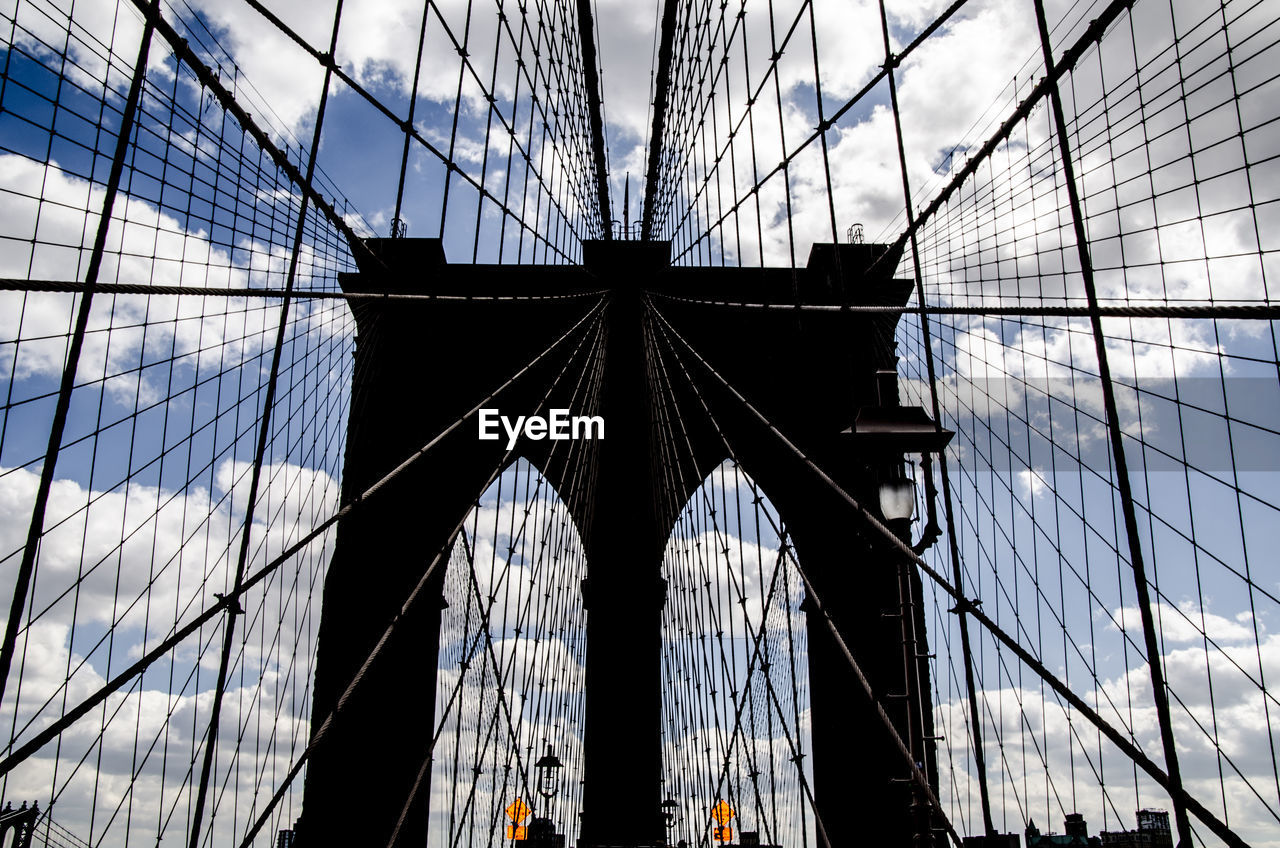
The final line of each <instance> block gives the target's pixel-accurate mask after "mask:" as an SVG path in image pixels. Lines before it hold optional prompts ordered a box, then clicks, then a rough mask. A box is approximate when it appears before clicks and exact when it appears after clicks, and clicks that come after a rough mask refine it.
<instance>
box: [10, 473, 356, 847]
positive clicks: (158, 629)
mask: <svg viewBox="0 0 1280 848" xmlns="http://www.w3.org/2000/svg"><path fill="white" fill-rule="evenodd" d="M246 468H247V466H246V465H245V464H244V463H238V462H234V461H230V460H228V461H226V462H224V463H222V464H220V465H219V466H218V467H217V468H216V469H215V470H214V472H213V474H212V475H211V476H212V478H213V479H214V481H215V482H214V483H213V485H212V486H211V487H209V488H203V487H201V486H200V485H198V484H193V485H191V486H190V487H189V488H188V489H186V490H184V491H174V490H171V489H163V488H159V487H149V486H145V485H141V484H139V483H136V482H135V483H133V484H131V485H128V486H122V487H120V488H119V489H116V490H113V491H92V490H88V489H85V488H84V487H82V486H81V485H80V484H78V483H75V482H73V481H70V480H58V481H56V482H55V484H54V487H53V490H52V493H51V497H50V504H49V514H48V519H47V523H46V526H47V527H48V528H49V529H48V531H47V532H46V534H45V536H44V539H43V540H42V544H41V549H40V557H39V560H38V564H37V571H36V579H35V584H34V593H33V595H32V603H31V609H32V616H31V623H30V624H29V625H28V626H27V627H26V628H25V629H24V630H23V631H22V632H21V633H20V636H19V641H18V650H19V653H18V656H19V658H20V663H21V666H22V671H21V675H22V676H21V687H18V686H15V685H12V683H11V685H10V686H9V687H8V690H7V691H6V694H5V701H4V703H3V705H0V718H3V720H4V721H5V722H6V723H10V722H15V721H16V726H17V728H18V730H19V733H18V736H17V738H16V740H15V741H16V743H17V744H21V742H22V741H24V740H25V739H27V738H30V736H31V734H32V733H34V732H35V731H36V730H38V729H41V728H43V727H46V726H48V725H49V724H50V723H52V722H53V721H54V720H55V719H56V718H57V717H58V716H59V715H61V714H62V711H63V710H65V709H67V708H69V707H71V706H74V705H75V704H77V703H79V702H80V701H82V700H83V699H84V698H86V697H88V696H89V695H90V694H92V693H93V692H95V691H96V690H97V689H98V688H99V687H101V686H102V685H103V684H104V683H105V681H106V679H107V678H108V677H110V676H113V675H114V674H117V673H118V672H119V671H120V670H121V669H122V668H124V667H125V666H126V665H127V664H128V663H130V662H132V661H133V660H135V659H137V658H138V657H140V656H141V655H142V653H143V652H144V650H149V649H152V648H154V647H155V646H156V645H157V644H158V643H159V642H160V640H161V639H163V638H164V637H165V636H167V635H168V634H170V633H172V632H173V631H174V630H175V629H176V628H177V627H178V625H179V624H181V623H185V622H186V621H189V620H190V619H191V618H192V617H194V616H195V615H196V614H198V613H199V612H201V611H202V610H203V609H205V608H206V607H208V606H209V605H211V604H212V603H214V602H215V600H216V598H215V595H214V593H215V592H225V591H228V589H229V587H230V585H231V582H232V577H231V573H232V570H233V568H234V551H235V550H236V547H237V544H238V534H239V532H240V528H241V526H242V523H243V519H244V506H245V503H244V496H245V482H244V481H245V476H246V475H245V471H246ZM36 476H37V475H36V474H34V473H32V472H29V471H26V470H23V469H8V470H4V471H0V502H3V503H7V504H23V505H24V508H21V509H6V510H4V512H3V514H2V516H0V540H4V543H5V544H6V547H7V546H8V545H10V544H13V543H14V541H15V540H19V539H21V538H23V537H24V536H25V527H26V522H27V520H28V518H29V514H30V507H29V503H30V500H31V497H32V493H33V492H34V489H35V485H36ZM337 491H338V487H337V483H336V482H335V481H334V480H333V479H331V478H329V477H328V476H327V475H326V474H324V473H323V472H320V471H316V470H313V469H308V468H302V467H299V466H296V465H291V464H287V463H276V464H270V465H268V466H266V467H265V468H264V473H263V488H262V490H261V496H260V501H259V510H258V511H257V513H256V515H255V521H254V525H253V535H252V538H253V539H254V540H255V541H254V544H253V545H252V546H251V550H252V551H253V553H252V558H251V561H250V563H249V570H250V571H251V572H252V570H254V569H255V568H257V567H259V566H261V565H262V564H263V563H264V562H265V561H266V560H267V559H268V558H270V557H271V556H273V555H275V554H276V553H278V552H279V551H280V550H281V548H282V547H283V546H284V545H285V544H288V543H292V542H293V541H296V539H297V538H298V537H299V536H300V535H301V534H302V533H304V532H306V531H308V530H310V529H311V528H312V527H313V526H315V525H316V524H318V523H319V522H320V521H321V520H322V519H323V518H327V517H328V516H329V515H330V514H331V513H332V512H333V511H334V509H335V508H336V504H337ZM332 541H333V539H332V530H331V531H329V533H327V534H325V535H324V536H322V537H321V538H320V539H318V540H317V541H316V542H314V543H313V544H312V545H310V546H309V547H308V548H306V549H305V550H304V551H302V552H300V553H299V554H297V555H296V556H295V557H294V558H293V559H291V560H290V561H289V562H288V563H286V564H285V565H284V566H283V567H282V568H281V569H280V571H278V572H277V573H276V575H275V576H274V577H272V578H270V579H268V580H267V581H266V582H265V583H264V584H263V585H261V586H260V587H258V588H256V589H255V590H253V591H251V592H249V593H248V594H247V595H246V596H245V597H244V599H243V600H242V602H241V603H242V606H243V608H244V609H245V612H246V615H245V616H243V617H241V618H239V619H238V620H237V624H238V628H239V630H240V633H241V636H240V638H238V639H237V640H236V643H235V650H234V651H233V654H232V661H233V665H232V673H231V677H230V678H229V679H230V681H231V684H230V687H229V689H228V691H227V695H226V700H225V706H224V711H223V714H222V724H221V730H220V733H219V742H218V749H219V755H218V759H217V763H218V766H217V771H216V776H215V780H216V785H221V784H222V783H223V782H224V781H226V780H230V781H231V785H233V786H235V787H236V791H235V792H234V793H233V794H232V795H229V796H227V797H226V798H225V799H224V800H218V798H217V796H215V797H214V800H213V803H214V805H215V808H220V810H219V812H218V814H217V817H216V818H215V819H214V821H215V825H214V828H215V833H216V834H218V836H217V838H218V839H219V840H224V841H225V840H230V839H231V838H233V831H235V832H238V830H242V829H243V827H244V825H245V816H246V815H247V813H248V812H249V807H248V806H244V807H243V808H242V809H240V810H238V811H237V812H235V813H231V812H229V807H228V804H230V803H234V804H237V805H244V804H246V800H245V799H248V798H257V799H258V801H257V803H262V802H263V801H265V798H266V797H269V794H264V792H263V790H264V788H265V790H267V791H268V792H269V791H271V790H274V788H275V785H274V781H275V780H277V779H280V778H281V777H282V776H283V775H284V774H285V773H286V772H287V770H288V768H289V766H290V765H291V763H292V760H293V758H294V757H296V756H297V754H298V753H299V752H300V750H301V746H302V745H305V743H306V741H307V739H308V737H309V732H308V722H309V719H310V705H309V695H308V693H309V687H310V679H311V669H312V664H311V657H312V656H313V648H314V643H315V633H316V627H317V626H318V622H319V618H318V614H319V592H320V587H321V585H322V584H323V572H324V568H325V566H326V565H327V562H328V552H329V551H330V550H331V547H332ZM14 561H15V560H14V559H13V558H12V557H10V558H9V562H11V563H13V562H14ZM220 644H221V625H220V620H219V621H216V622H215V623H214V624H211V625H208V626H206V627H205V628H204V629H203V630H202V631H200V632H199V633H198V634H197V635H193V636H192V637H190V638H189V639H188V640H186V641H185V642H183V643H181V644H180V645H179V646H178V647H177V648H176V649H175V650H174V651H172V652H171V653H170V654H168V655H167V656H166V657H164V658H162V659H161V660H160V661H158V662H157V663H156V664H154V665H152V666H151V667H150V668H149V669H148V671H147V672H146V674H145V675H144V676H142V677H141V678H137V679H135V681H134V682H133V683H132V684H131V685H129V686H126V687H125V689H123V690H121V691H120V692H117V693H116V694H114V695H111V696H110V697H109V698H108V699H107V701H106V704H105V706H104V707H102V708H99V709H97V710H94V711H91V712H90V713H89V714H88V715H86V716H85V717H84V718H82V719H80V720H79V721H77V722H76V723H75V724H73V725H72V726H71V727H70V728H69V729H68V730H66V731H65V732H64V733H63V734H62V735H61V736H60V737H59V740H60V741H59V742H58V743H57V744H56V745H49V746H46V747H45V748H43V749H41V750H40V751H39V752H38V753H37V754H36V755H34V756H33V757H32V758H31V759H29V760H28V761H26V762H25V763H23V764H22V765H21V766H19V767H18V768H17V769H15V771H14V772H13V773H12V774H11V775H10V776H9V784H8V790H7V791H8V793H9V795H10V797H14V798H18V797H23V798H28V799H40V800H41V802H42V805H47V804H46V801H47V799H48V798H49V796H50V793H51V792H52V793H54V794H56V795H57V801H56V802H55V812H54V815H55V819H56V821H57V822H58V824H59V825H61V826H63V827H65V828H67V829H69V830H70V831H71V832H72V833H74V834H76V835H77V836H79V837H81V838H84V839H90V838H91V837H92V839H93V841H94V843H95V844H99V843H98V841H97V840H98V839H100V838H101V839H103V840H104V841H103V842H102V843H101V844H105V845H117V844H123V842H124V840H125V838H126V833H128V835H129V838H130V839H136V838H138V836H139V835H140V834H141V833H144V832H149V833H152V834H155V828H157V827H160V828H161V829H162V831H164V832H166V833H170V834H174V833H181V834H182V835H183V838H185V834H186V827H187V823H186V819H185V812H184V811H185V810H187V805H188V803H189V802H190V801H191V800H193V798H192V795H191V792H192V785H193V781H198V765H197V766H196V767H195V768H196V769H197V771H196V772H195V777H193V773H192V768H193V762H196V761H197V759H196V758H197V756H198V755H199V751H200V744H201V737H202V736H203V726H202V724H203V723H207V721H208V717H209V714H210V705H211V703H212V687H213V684H214V680H215V678H216V669H217V665H218V648H219V646H220ZM15 679H16V678H15ZM19 699H20V700H19ZM82 757H87V759H85V760H83V761H82ZM300 790H301V785H300V784H299V786H298V787H296V789H295V793H296V792H297V791H300ZM233 798H234V799H235V800H234V801H232V799H233ZM293 803H294V804H295V808H296V803H297V798H294V800H293ZM175 805H176V809H177V810H178V811H179V813H178V815H177V816H176V817H175V818H172V819H170V816H171V815H172V813H173V811H174V809H175ZM122 808H123V809H127V810H128V813H127V815H126V814H119V815H116V816H115V818H114V819H112V820H111V822H110V824H107V823H106V822H107V821H108V819H111V817H112V815H113V813H119V811H120V809H122ZM286 812H287V808H286ZM91 817H92V820H93V822H94V824H93V825H92V830H91V826H90V820H91ZM290 820H291V819H287V817H282V819H281V823H282V825H284V824H287V821H290ZM157 823H160V824H157ZM148 829H150V830H148Z"/></svg>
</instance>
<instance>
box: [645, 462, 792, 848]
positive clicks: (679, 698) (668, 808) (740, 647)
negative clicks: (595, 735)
mask: <svg viewBox="0 0 1280 848" xmlns="http://www.w3.org/2000/svg"><path fill="white" fill-rule="evenodd" d="M662 570H663V578H664V579H665V580H666V581H667V599H666V603H665V604H664V607H663V614H662V628H663V640H662V679H663V703H662V733H663V752H662V753H663V764H662V765H663V781H664V783H663V786H664V793H665V795H664V802H663V804H664V808H663V811H664V813H665V814H666V821H667V824H668V844H669V845H676V844H680V843H681V841H683V842H685V843H687V844H689V845H704V844H724V843H728V842H734V843H736V844H747V842H746V840H743V834H744V833H745V834H752V833H755V834H758V838H759V844H761V845H788V846H813V845H816V844H817V842H816V836H815V826H814V819H813V809H812V793H811V790H810V787H811V786H812V771H811V761H810V758H809V756H808V753H809V751H810V750H811V744H812V743H811V734H810V720H809V662H808V639H807V634H806V617H805V614H804V612H802V610H801V603H802V602H803V600H804V585H803V581H802V580H801V577H800V574H799V572H798V570H797V567H796V555H795V551H794V548H793V547H792V545H791V541H790V536H789V531H788V529H787V526H786V524H785V523H784V521H783V519H782V517H781V515H780V513H779V512H778V510H777V508H776V507H775V506H774V505H773V503H772V502H771V501H770V500H769V498H767V497H766V496H765V494H764V492H763V490H762V489H761V488H760V487H759V485H758V484H757V483H756V482H755V480H754V479H752V477H750V476H749V475H748V474H747V473H746V471H745V470H744V469H743V468H742V467H740V466H739V465H738V463H736V462H734V461H733V460H725V461H724V462H722V463H720V464H719V465H718V466H716V467H715V468H714V469H713V470H712V471H711V473H710V474H709V475H708V476H707V477H706V478H705V479H704V481H703V483H702V485H701V486H699V487H698V489H697V490H695V491H694V493H693V495H692V496H691V497H690V499H689V500H688V502H687V503H686V505H685V507H684V509H683V510H682V511H681V512H680V514H679V516H678V517H677V519H676V521H675V525H674V527H673V529H672V531H671V535H670V537H669V538H668V541H667V546H666V550H665V552H664V555H663V562H662ZM749 838H750V837H748V839H749Z"/></svg>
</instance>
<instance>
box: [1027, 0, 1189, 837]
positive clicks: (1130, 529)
mask: <svg viewBox="0 0 1280 848" xmlns="http://www.w3.org/2000/svg"><path fill="white" fill-rule="evenodd" d="M1033 3H1034V5H1035V9H1036V24H1037V26H1038V27H1039V29H1040V49H1041V51H1042V53H1043V55H1044V65H1045V74H1046V75H1047V76H1048V77H1049V79H1052V80H1053V84H1052V85H1051V86H1050V88H1049V100H1050V102H1051V103H1052V105H1053V120H1054V129H1055V130H1056V132H1057V136H1058V151H1059V156H1060V158H1061V159H1062V172H1063V177H1064V181H1065V183H1066V189H1067V199H1068V201H1069V202H1070V203H1071V221H1072V224H1073V225H1074V226H1075V236H1076V250H1077V251H1078V253H1079V256H1080V276H1081V277H1082V279H1083V281H1084V291H1085V297H1086V298H1087V300H1088V303H1089V310H1090V312H1091V314H1090V316H1089V323H1090V324H1091V325H1092V327H1093V344H1094V348H1095V350H1096V351H1097V354H1098V377H1099V379H1100V380H1101V381H1102V398H1103V404H1104V406H1105V408H1106V413H1107V430H1108V435H1109V437H1110V441H1111V453H1112V458H1113V460H1114V462H1115V466H1116V488H1117V489H1118V490H1119V492H1120V505H1121V509H1122V510H1123V512H1124V527H1125V534H1126V535H1127V536H1128V541H1129V561H1130V564H1131V565H1132V566H1133V582H1134V585H1135V587H1136V588H1137V592H1138V612H1139V614H1140V615H1141V617H1142V636H1143V639H1144V642H1145V647H1146V653H1147V667H1148V669H1149V670H1150V672H1151V690H1152V696H1153V698H1154V699H1155V702H1156V715H1157V717H1158V718H1159V720H1160V739H1161V741H1162V742H1163V743H1164V759H1165V769H1166V770H1167V771H1168V774H1169V782H1170V783H1171V784H1172V785H1173V786H1175V787H1176V788H1177V790H1178V791H1177V792H1171V793H1169V795H1170V799H1171V800H1172V801H1173V813H1174V819H1175V821H1176V822H1177V829H1178V848H1191V846H1192V842H1191V823H1190V821H1189V820H1188V819H1187V807H1186V804H1185V803H1183V800H1182V794H1183V793H1184V792H1185V788H1184V787H1183V785H1182V772H1181V769H1180V768H1179V766H1178V750H1177V746H1176V745H1175V743H1174V738H1173V722H1172V720H1171V719H1170V717H1169V696H1168V693H1167V692H1166V690H1165V681H1164V670H1163V668H1162V666H1161V663H1160V644H1159V642H1158V640H1157V638H1156V627H1155V621H1154V619H1153V618H1152V615H1151V593H1150V590H1149V589H1148V585H1147V573H1146V568H1145V566H1144V565H1143V558H1142V542H1141V540H1140V539H1139V536H1138V516H1137V512H1136V510H1135V509H1134V505H1133V487H1132V484H1131V482H1130V480H1129V464H1128V462H1127V460H1126V458H1125V451H1124V442H1123V441H1122V438H1123V437H1122V434H1121V431H1120V416H1119V413H1118V410H1117V408H1116V396H1115V389H1114V388H1113V387H1112V384H1111V366H1110V363H1109V362H1108V359H1107V344H1106V337H1105V336H1104V335H1103V332H1102V316H1101V315H1100V314H1099V313H1098V292H1097V289H1096V287H1095V285H1094V279H1093V262H1092V260H1091V258H1090V256H1089V242H1088V234H1087V233H1086V232H1085V227H1084V211H1083V208H1082V207H1081V204H1080V194H1079V190H1078V188H1077V186H1076V177H1075V166H1074V165H1073V164H1072V158H1071V142H1070V139H1069V138H1068V136H1067V122H1066V118H1065V113H1064V112H1063V110H1062V96H1061V92H1060V87H1059V84H1058V79H1057V77H1056V75H1055V74H1054V66H1053V47H1052V45H1051V43H1050V41H1049V24H1048V21H1047V19H1046V18H1045V12H1044V0H1033Z"/></svg>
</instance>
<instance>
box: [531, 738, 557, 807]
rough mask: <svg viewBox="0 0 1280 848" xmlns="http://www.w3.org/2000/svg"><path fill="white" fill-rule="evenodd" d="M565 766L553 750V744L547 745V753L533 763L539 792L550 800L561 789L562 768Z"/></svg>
mask: <svg viewBox="0 0 1280 848" xmlns="http://www.w3.org/2000/svg"><path fill="white" fill-rule="evenodd" d="M562 768H564V763H562V762H560V758H559V757H557V756H556V755H555V754H554V753H552V751H551V746H550V745H548V746H547V753H545V754H543V755H542V757H541V758H540V759H539V760H538V761H537V762H536V763H534V764H533V769H534V771H535V772H536V774H537V780H536V786H537V789H538V794H539V795H541V796H542V797H543V798H545V799H547V800H548V801H550V800H551V799H552V798H554V797H555V795H556V793H557V792H559V791H560V770H561V769H562Z"/></svg>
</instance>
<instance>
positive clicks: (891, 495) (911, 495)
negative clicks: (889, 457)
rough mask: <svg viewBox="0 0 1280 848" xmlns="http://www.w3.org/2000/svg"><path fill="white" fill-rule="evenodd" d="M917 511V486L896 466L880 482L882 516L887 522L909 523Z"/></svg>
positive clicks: (900, 467)
mask: <svg viewBox="0 0 1280 848" xmlns="http://www.w3.org/2000/svg"><path fill="white" fill-rule="evenodd" d="M915 511H916V484H915V482H914V481H913V480H911V478H909V477H908V476H907V475H906V474H904V473H903V471H902V466H901V465H900V464H895V465H894V467H893V468H892V470H890V471H889V472H888V473H887V474H886V475H885V476H884V479H882V480H881V481H880V514H881V515H883V516H884V518H885V520H886V521H889V522H896V521H909V520H910V519H911V516H912V515H913V514H914V513H915Z"/></svg>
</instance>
